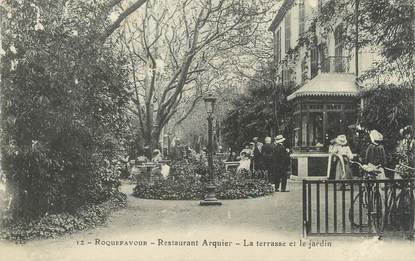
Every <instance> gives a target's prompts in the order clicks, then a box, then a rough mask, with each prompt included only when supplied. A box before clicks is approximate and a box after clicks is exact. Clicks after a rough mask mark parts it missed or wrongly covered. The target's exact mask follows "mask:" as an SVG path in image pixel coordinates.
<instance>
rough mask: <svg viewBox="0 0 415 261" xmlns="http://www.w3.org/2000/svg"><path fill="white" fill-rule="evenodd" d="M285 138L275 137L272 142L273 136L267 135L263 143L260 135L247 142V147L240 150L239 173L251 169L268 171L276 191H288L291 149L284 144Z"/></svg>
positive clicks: (259, 171) (260, 171) (253, 170)
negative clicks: (259, 137)
mask: <svg viewBox="0 0 415 261" xmlns="http://www.w3.org/2000/svg"><path fill="white" fill-rule="evenodd" d="M284 141H285V138H284V137H283V136H282V135H278V136H276V137H275V139H274V142H273V143H272V139H271V137H266V138H265V140H264V142H265V144H263V143H261V142H260V141H259V139H258V137H255V138H253V139H252V142H249V143H245V148H244V149H243V150H242V151H241V152H240V155H239V158H240V161H239V166H238V168H237V173H241V172H242V171H251V172H258V173H262V172H264V171H267V172H268V177H269V178H270V179H271V180H272V182H273V183H274V184H275V191H280V186H281V192H288V190H287V178H288V177H287V171H288V167H289V165H290V155H289V149H287V148H285V146H284Z"/></svg>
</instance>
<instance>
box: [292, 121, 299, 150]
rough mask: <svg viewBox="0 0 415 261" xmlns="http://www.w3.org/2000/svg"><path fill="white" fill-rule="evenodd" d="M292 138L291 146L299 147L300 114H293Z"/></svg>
mask: <svg viewBox="0 0 415 261" xmlns="http://www.w3.org/2000/svg"><path fill="white" fill-rule="evenodd" d="M294 124H295V125H294V140H293V142H294V143H293V147H300V130H301V121H300V114H295V115H294Z"/></svg>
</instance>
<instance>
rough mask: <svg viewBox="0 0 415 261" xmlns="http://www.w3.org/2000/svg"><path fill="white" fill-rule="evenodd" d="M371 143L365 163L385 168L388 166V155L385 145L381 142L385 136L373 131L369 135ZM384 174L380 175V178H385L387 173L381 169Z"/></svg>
mask: <svg viewBox="0 0 415 261" xmlns="http://www.w3.org/2000/svg"><path fill="white" fill-rule="evenodd" d="M369 137H370V141H371V143H370V144H369V146H368V147H367V149H366V155H365V163H366V164H369V163H372V164H373V165H375V166H385V164H386V153H385V149H384V148H383V145H382V144H380V142H381V141H382V140H383V135H382V134H381V133H380V132H379V131H377V130H372V131H370V133H369ZM380 170H381V171H382V172H381V174H379V178H385V177H386V176H385V172H384V170H383V168H381V169H380Z"/></svg>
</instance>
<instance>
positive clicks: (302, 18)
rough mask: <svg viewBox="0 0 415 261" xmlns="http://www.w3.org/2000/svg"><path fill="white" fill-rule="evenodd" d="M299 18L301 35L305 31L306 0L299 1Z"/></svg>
mask: <svg viewBox="0 0 415 261" xmlns="http://www.w3.org/2000/svg"><path fill="white" fill-rule="evenodd" d="M298 12H299V15H298V18H299V22H298V24H299V27H300V28H299V32H300V36H301V35H302V34H303V33H304V31H305V6H304V0H299V1H298Z"/></svg>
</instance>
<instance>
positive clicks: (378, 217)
mask: <svg viewBox="0 0 415 261" xmlns="http://www.w3.org/2000/svg"><path fill="white" fill-rule="evenodd" d="M372 207H373V211H372V222H373V226H374V228H375V231H376V233H377V234H378V235H379V236H382V234H383V228H384V226H383V225H384V218H385V215H384V214H385V213H384V209H383V205H382V196H381V194H380V193H379V192H378V191H376V192H375V193H374V196H373V203H372Z"/></svg>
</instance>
